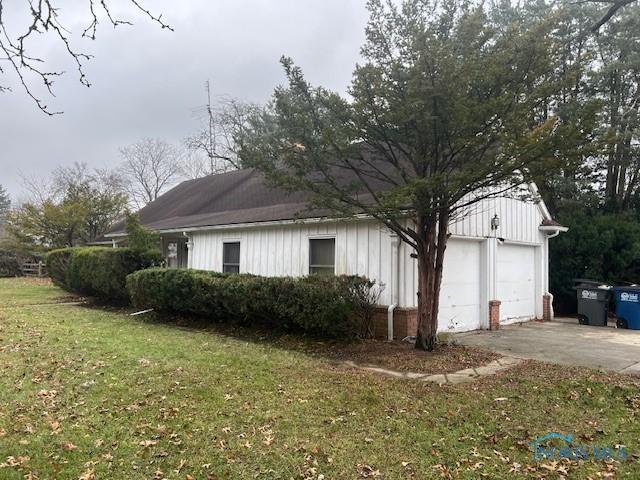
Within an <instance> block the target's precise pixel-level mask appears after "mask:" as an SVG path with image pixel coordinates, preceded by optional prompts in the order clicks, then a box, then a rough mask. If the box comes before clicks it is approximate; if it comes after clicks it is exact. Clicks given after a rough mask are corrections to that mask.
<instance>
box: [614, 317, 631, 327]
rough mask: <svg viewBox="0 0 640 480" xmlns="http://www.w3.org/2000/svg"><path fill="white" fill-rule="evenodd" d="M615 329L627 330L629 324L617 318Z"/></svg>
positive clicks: (624, 319) (623, 319) (625, 320)
mask: <svg viewBox="0 0 640 480" xmlns="http://www.w3.org/2000/svg"><path fill="white" fill-rule="evenodd" d="M616 327H618V328H629V323H628V322H627V319H626V318H621V317H618V319H616Z"/></svg>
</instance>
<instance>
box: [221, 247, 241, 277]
mask: <svg viewBox="0 0 640 480" xmlns="http://www.w3.org/2000/svg"><path fill="white" fill-rule="evenodd" d="M222 271H223V272H225V273H240V242H225V243H223V244H222Z"/></svg>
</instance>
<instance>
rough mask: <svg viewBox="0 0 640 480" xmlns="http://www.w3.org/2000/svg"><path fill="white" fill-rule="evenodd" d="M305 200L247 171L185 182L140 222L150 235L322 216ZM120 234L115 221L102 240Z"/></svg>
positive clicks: (145, 210) (119, 225)
mask: <svg viewBox="0 0 640 480" xmlns="http://www.w3.org/2000/svg"><path fill="white" fill-rule="evenodd" d="M307 198H308V197H307V195H306V194H304V193H289V192H286V191H284V190H282V189H279V188H274V187H272V186H269V185H267V183H266V180H265V178H264V176H263V175H262V174H261V173H260V172H258V171H257V170H254V169H251V168H248V169H243V170H234V171H232V172H228V173H223V174H219V175H210V176H208V177H204V178H199V179H196V180H188V181H186V182H183V183H181V184H179V185H178V186H176V187H174V188H173V189H171V190H169V191H168V192H167V193H165V194H163V195H162V196H160V197H159V198H158V199H157V200H155V201H153V202H151V203H149V204H148V205H147V206H145V207H144V208H142V209H141V210H140V211H139V212H138V214H139V217H140V223H142V224H143V225H145V226H147V227H149V228H152V229H154V230H173V229H181V228H189V227H204V226H216V225H233V224H239V223H252V222H268V221H276V220H291V219H294V218H305V217H306V218H309V217H317V216H324V215H326V214H327V213H328V212H324V211H320V210H315V211H311V210H309V208H308V203H307ZM121 233H124V224H123V222H119V223H117V224H116V225H114V227H113V228H112V229H111V230H110V231H109V233H107V236H111V235H114V234H116V235H117V234H121Z"/></svg>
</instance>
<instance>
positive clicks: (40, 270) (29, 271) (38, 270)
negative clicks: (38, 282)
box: [21, 262, 47, 278]
mask: <svg viewBox="0 0 640 480" xmlns="http://www.w3.org/2000/svg"><path fill="white" fill-rule="evenodd" d="M21 270H22V275H24V276H25V277H40V278H41V277H46V276H47V266H46V265H45V264H44V262H24V263H23V264H22V267H21Z"/></svg>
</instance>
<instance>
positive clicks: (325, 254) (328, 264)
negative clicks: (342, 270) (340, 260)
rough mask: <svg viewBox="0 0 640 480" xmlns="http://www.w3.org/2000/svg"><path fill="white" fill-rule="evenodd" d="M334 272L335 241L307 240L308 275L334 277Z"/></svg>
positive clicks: (328, 239)
mask: <svg viewBox="0 0 640 480" xmlns="http://www.w3.org/2000/svg"><path fill="white" fill-rule="evenodd" d="M335 271H336V239H335V238H312V239H310V240H309V273H317V274H320V275H334V274H335Z"/></svg>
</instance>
